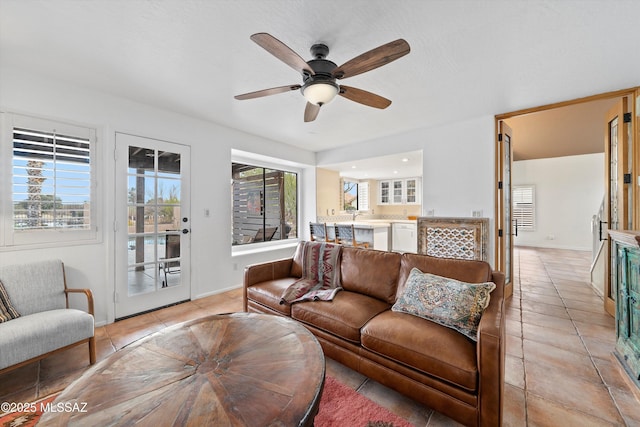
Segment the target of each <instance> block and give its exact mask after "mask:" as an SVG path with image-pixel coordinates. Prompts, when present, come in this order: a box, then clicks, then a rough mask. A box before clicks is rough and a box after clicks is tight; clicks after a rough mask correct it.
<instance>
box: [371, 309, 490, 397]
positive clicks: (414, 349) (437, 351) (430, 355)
mask: <svg viewBox="0 0 640 427" xmlns="http://www.w3.org/2000/svg"><path fill="white" fill-rule="evenodd" d="M361 340H362V346H363V347H365V348H366V349H368V350H371V351H373V352H374V353H378V354H380V355H383V356H385V357H387V358H389V359H392V360H395V361H397V362H399V363H402V364H404V365H406V366H410V367H413V368H414V369H418V370H419V371H421V372H423V373H425V374H427V375H431V376H434V377H436V378H440V379H441V380H444V381H447V382H449V383H451V384H454V385H457V386H458V387H461V388H463V389H465V390H469V391H475V390H476V389H477V384H478V366H477V361H476V343H474V342H473V341H471V340H469V339H468V338H466V337H465V336H464V335H462V334H460V333H459V332H457V331H455V330H453V329H450V328H447V327H445V326H442V325H439V324H437V323H435V322H432V321H430V320H426V319H422V318H420V317H417V316H413V315H411V314H407V313H401V312H395V311H391V310H388V311H385V312H384V313H381V314H379V315H378V316H376V317H375V318H373V319H371V320H370V321H369V322H368V323H367V324H366V325H365V326H364V327H363V328H362V338H361Z"/></svg>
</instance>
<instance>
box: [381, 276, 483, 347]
mask: <svg viewBox="0 0 640 427" xmlns="http://www.w3.org/2000/svg"><path fill="white" fill-rule="evenodd" d="M495 288H496V285H495V283H493V282H485V283H466V282H461V281H459V280H455V279H451V278H448V277H442V276H436V275H435V274H430V273H423V272H421V271H420V270H418V269H417V268H414V269H412V270H411V272H410V273H409V277H408V278H407V282H406V284H405V287H404V290H403V292H402V295H401V296H400V298H398V300H397V301H396V303H395V304H394V305H393V307H391V309H392V310H393V311H399V312H403V313H408V314H412V315H414V316H418V317H422V318H423V319H427V320H431V321H433V322H436V323H438V324H440V325H442V326H446V327H447V328H451V329H455V330H456V331H458V332H460V333H461V334H464V335H465V336H467V337H468V338H470V339H471V340H473V341H477V334H478V323H480V318H481V317H482V312H483V311H484V309H485V308H487V306H488V305H489V298H490V293H491V291H493V290H494V289H495Z"/></svg>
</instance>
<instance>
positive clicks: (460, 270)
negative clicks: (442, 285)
mask: <svg viewBox="0 0 640 427" xmlns="http://www.w3.org/2000/svg"><path fill="white" fill-rule="evenodd" d="M413 268H417V269H418V270H420V271H422V272H424V273H431V274H436V275H438V276H443V277H450V278H452V279H456V280H461V281H463V282H468V283H482V282H490V281H491V274H492V270H491V265H489V263H487V262H484V261H476V260H467V259H452V258H437V257H432V256H427V255H419V254H411V253H405V254H402V259H401V261H400V274H399V276H398V287H397V290H398V293H397V295H398V297H399V296H400V295H401V294H402V291H403V290H404V285H405V283H406V282H407V279H408V278H409V274H410V273H411V270H412V269H413Z"/></svg>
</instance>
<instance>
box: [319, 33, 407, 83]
mask: <svg viewBox="0 0 640 427" xmlns="http://www.w3.org/2000/svg"><path fill="white" fill-rule="evenodd" d="M410 51H411V48H410V47H409V43H407V42H406V40H404V39H398V40H395V41H392V42H389V43H387V44H383V45H382V46H379V47H377V48H375V49H371V50H370V51H368V52H365V53H363V54H362V55H359V56H356V57H355V58H353V59H352V60H350V61H347V62H345V63H344V64H342V65H341V66H339V67H338V68H336V69H335V70H333V73H332V74H333V77H335V78H337V79H345V78H347V77H353V76H357V75H358V74H362V73H364V72H366V71H370V70H373V69H375V68H378V67H381V66H383V65H385V64H388V63H389V62H392V61H395V60H396V59H398V58H401V57H403V56H405V55H406V54H407V53H409V52H410Z"/></svg>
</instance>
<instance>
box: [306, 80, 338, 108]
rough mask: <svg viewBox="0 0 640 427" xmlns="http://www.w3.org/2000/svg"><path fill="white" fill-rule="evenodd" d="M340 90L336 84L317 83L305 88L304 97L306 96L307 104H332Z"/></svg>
mask: <svg viewBox="0 0 640 427" xmlns="http://www.w3.org/2000/svg"><path fill="white" fill-rule="evenodd" d="M339 90H340V89H339V88H338V85H336V84H332V83H327V82H317V83H313V84H310V85H308V86H306V87H303V88H302V95H304V97H305V99H306V100H307V102H309V103H311V104H314V105H324V104H328V103H329V102H331V101H332V100H333V98H335V97H336V95H337V94H338V92H339Z"/></svg>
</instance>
